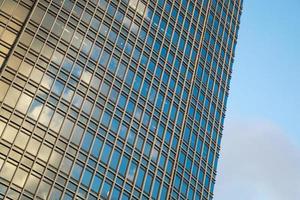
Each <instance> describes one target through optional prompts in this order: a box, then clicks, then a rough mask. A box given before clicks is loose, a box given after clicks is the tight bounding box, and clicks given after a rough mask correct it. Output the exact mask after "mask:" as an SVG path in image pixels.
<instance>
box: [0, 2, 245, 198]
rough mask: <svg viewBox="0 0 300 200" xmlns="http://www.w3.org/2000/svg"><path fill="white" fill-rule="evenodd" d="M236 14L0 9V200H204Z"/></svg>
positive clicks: (109, 5) (211, 5) (188, 8)
mask: <svg viewBox="0 0 300 200" xmlns="http://www.w3.org/2000/svg"><path fill="white" fill-rule="evenodd" d="M241 4H242V1H241V0H199V1H188V0H181V1H179V0H178V1H177V0H176V1H170V0H157V1H152V0H151V1H146V0H89V1H84V0H63V1H62V0H37V1H33V0H0V19H1V21H0V49H1V51H0V199H203V200H205V199H206V200H210V199H212V197H213V189H214V184H215V176H216V169H217V162H218V157H219V150H220V142H221V137H222V134H221V132H222V129H223V123H224V118H225V110H226V102H227V97H228V90H229V82H230V76H231V71H232V64H233V58H234V51H235V46H236V41H237V31H238V28H239V21H240V15H241V9H242V7H241V6H242V5H241Z"/></svg>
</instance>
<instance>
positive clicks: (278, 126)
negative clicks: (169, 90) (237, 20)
mask: <svg viewBox="0 0 300 200" xmlns="http://www.w3.org/2000/svg"><path fill="white" fill-rule="evenodd" d="M243 8H244V9H243V14H242V21H241V27H240V30H239V38H238V46H237V49H236V57H235V63H234V70H233V74H232V80H231V89H230V95H229V101H228V105H227V113H226V120H225V127H224V136H223V140H222V147H221V158H220V161H219V167H218V176H217V183H216V189H215V199H216V200H227V199H228V200H229V199H230V200H235V199H237V200H269V199H270V200H277V199H278V200H281V199H284V200H298V199H299V196H300V156H299V155H300V89H299V88H300V1H299V0H285V1H282V0H266V1H261V0H245V1H244V5H243ZM237 143H238V145H236V144H237ZM283 172H284V173H283ZM286 185H288V186H289V187H287V186H286ZM237 190H238V191H239V193H238V195H237V193H236V191H237Z"/></svg>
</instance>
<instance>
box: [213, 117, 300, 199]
mask: <svg viewBox="0 0 300 200" xmlns="http://www.w3.org/2000/svg"><path fill="white" fill-rule="evenodd" d="M299 196H300V147H299V146H297V145H296V142H294V141H293V139H292V138H290V137H289V135H287V134H285V133H284V131H283V130H281V129H280V128H279V127H277V126H276V125H275V124H274V123H271V122H266V121H264V122H262V121H260V122H258V121H240V120H231V121H229V120H228V121H227V122H226V125H225V129H224V136H223V141H222V147H221V158H220V160H219V166H218V176H217V180H216V187H215V197H214V199H215V200H235V199H237V200H299Z"/></svg>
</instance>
